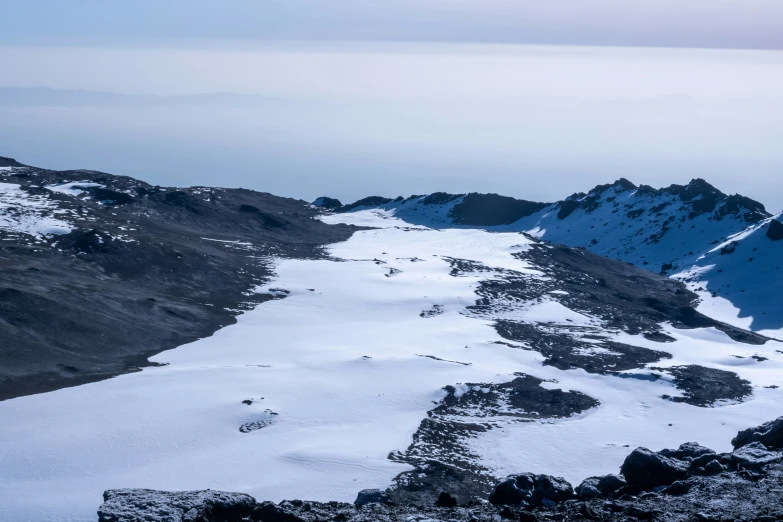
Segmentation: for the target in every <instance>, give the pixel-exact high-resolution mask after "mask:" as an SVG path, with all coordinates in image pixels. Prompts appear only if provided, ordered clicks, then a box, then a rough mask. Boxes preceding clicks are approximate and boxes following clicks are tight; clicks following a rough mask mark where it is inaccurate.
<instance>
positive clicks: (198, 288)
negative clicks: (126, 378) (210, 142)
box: [0, 158, 352, 400]
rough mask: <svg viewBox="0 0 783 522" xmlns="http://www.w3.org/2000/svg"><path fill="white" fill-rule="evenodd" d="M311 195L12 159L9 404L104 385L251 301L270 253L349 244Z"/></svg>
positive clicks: (7, 202)
mask: <svg viewBox="0 0 783 522" xmlns="http://www.w3.org/2000/svg"><path fill="white" fill-rule="evenodd" d="M316 215H317V213H316V212H315V211H313V210H312V209H311V208H310V206H309V205H307V204H305V203H304V202H302V201H297V200H292V199H286V198H279V197H276V196H272V195H270V194H263V193H258V192H253V191H250V190H242V189H221V188H205V187H189V188H167V187H159V186H152V185H149V184H147V183H144V182H142V181H138V180H135V179H132V178H128V177H125V176H113V175H110V174H106V173H102V172H96V171H90V170H69V171H52V170H46V169H40V168H35V167H28V166H23V165H22V164H21V163H19V162H17V161H15V160H13V159H11V158H0V267H1V268H2V271H3V275H4V281H3V284H2V285H1V286H0V338H2V339H3V342H2V343H0V357H2V360H3V365H2V368H0V400H3V399H9V398H12V397H18V396H20V395H27V394H30V393H40V392H44V391H49V390H53V389H57V388H61V387H63V386H73V385H77V384H83V383H85V382H91V381H94V380H98V379H104V378H107V377H111V376H114V375H118V374H121V373H125V372H128V371H137V370H138V369H139V367H142V366H145V365H148V364H149V363H148V362H147V358H148V357H150V356H151V355H154V354H156V353H159V352H161V351H163V350H167V349H169V348H174V347H176V346H180V345H182V344H185V343H188V342H191V341H195V340H196V339H200V338H203V337H207V336H209V335H212V333H213V332H215V331H216V330H218V329H219V328H221V327H223V326H226V325H228V324H232V323H234V322H235V321H236V319H235V317H236V316H237V315H238V314H239V313H241V311H242V310H246V309H248V308H249V307H251V306H253V304H255V303H258V302H262V301H264V300H265V299H271V298H273V296H271V295H262V294H256V293H253V292H251V290H252V289H253V288H254V287H255V286H257V285H259V284H261V283H263V282H264V281H267V280H268V279H269V277H270V276H271V275H272V271H271V269H270V267H269V266H268V264H267V263H265V262H263V261H262V259H263V257H264V256H281V257H301V258H313V257H319V256H321V255H322V254H321V253H320V248H321V246H322V245H324V244H326V243H330V242H334V241H340V240H343V239H345V238H347V237H349V236H350V234H351V232H352V230H351V229H350V228H349V227H344V226H329V225H326V224H324V223H323V222H321V221H318V220H314V219H312V218H313V217H315V216H316Z"/></svg>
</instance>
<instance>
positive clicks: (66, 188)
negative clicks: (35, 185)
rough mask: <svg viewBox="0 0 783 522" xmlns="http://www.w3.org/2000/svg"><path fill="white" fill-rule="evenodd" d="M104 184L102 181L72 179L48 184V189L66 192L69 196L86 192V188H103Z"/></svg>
mask: <svg viewBox="0 0 783 522" xmlns="http://www.w3.org/2000/svg"><path fill="white" fill-rule="evenodd" d="M103 186H104V185H101V184H100V183H92V182H89V181H70V182H67V183H56V184H54V185H46V189H48V190H51V191H52V192H58V193H60V194H66V195H68V196H78V195H79V194H82V193H84V189H88V188H93V187H97V188H102V187H103Z"/></svg>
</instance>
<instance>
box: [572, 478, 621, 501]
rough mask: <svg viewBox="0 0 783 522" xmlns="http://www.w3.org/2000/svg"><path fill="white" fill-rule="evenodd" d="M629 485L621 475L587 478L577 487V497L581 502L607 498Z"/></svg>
mask: <svg viewBox="0 0 783 522" xmlns="http://www.w3.org/2000/svg"><path fill="white" fill-rule="evenodd" d="M626 485H627V483H626V482H625V479H624V478H623V477H622V476H620V475H614V474H610V475H604V476H602V477H590V478H586V479H584V480H583V481H582V483H581V484H579V485H578V486H577V487H576V495H577V496H578V497H579V499H580V500H585V499H589V498H597V497H606V496H608V495H611V494H612V493H614V492H615V491H617V490H618V489H620V488H623V487H625V486H626Z"/></svg>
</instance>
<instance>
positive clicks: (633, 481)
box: [620, 448, 688, 490]
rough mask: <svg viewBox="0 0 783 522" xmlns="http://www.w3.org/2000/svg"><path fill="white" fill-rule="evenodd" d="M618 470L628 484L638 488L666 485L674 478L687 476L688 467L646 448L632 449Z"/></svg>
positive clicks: (678, 478) (646, 488)
mask: <svg viewBox="0 0 783 522" xmlns="http://www.w3.org/2000/svg"><path fill="white" fill-rule="evenodd" d="M620 472H621V473H622V474H623V476H624V477H625V480H626V482H628V485H629V486H632V487H633V488H635V489H639V490H648V489H652V488H654V487H657V486H668V485H669V484H671V483H672V482H674V481H675V480H680V479H683V478H686V477H687V476H688V468H687V465H686V464H685V463H684V462H682V461H679V460H677V459H673V458H670V457H666V456H664V455H661V454H660V453H655V452H653V451H650V450H648V449H647V448H636V449H635V450H633V451H632V452H631V454H630V455H628V456H627V457H626V458H625V462H623V465H622V466H621V467H620Z"/></svg>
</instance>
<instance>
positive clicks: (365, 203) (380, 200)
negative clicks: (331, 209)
mask: <svg viewBox="0 0 783 522" xmlns="http://www.w3.org/2000/svg"><path fill="white" fill-rule="evenodd" d="M392 201H393V200H392V199H391V198H384V197H381V196H370V197H367V198H364V199H360V200H358V201H354V202H353V203H349V204H347V205H343V206H342V207H340V208H338V209H337V211H338V212H350V211H351V210H354V209H357V208H360V207H378V206H381V205H385V204H386V203H391V202H392Z"/></svg>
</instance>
